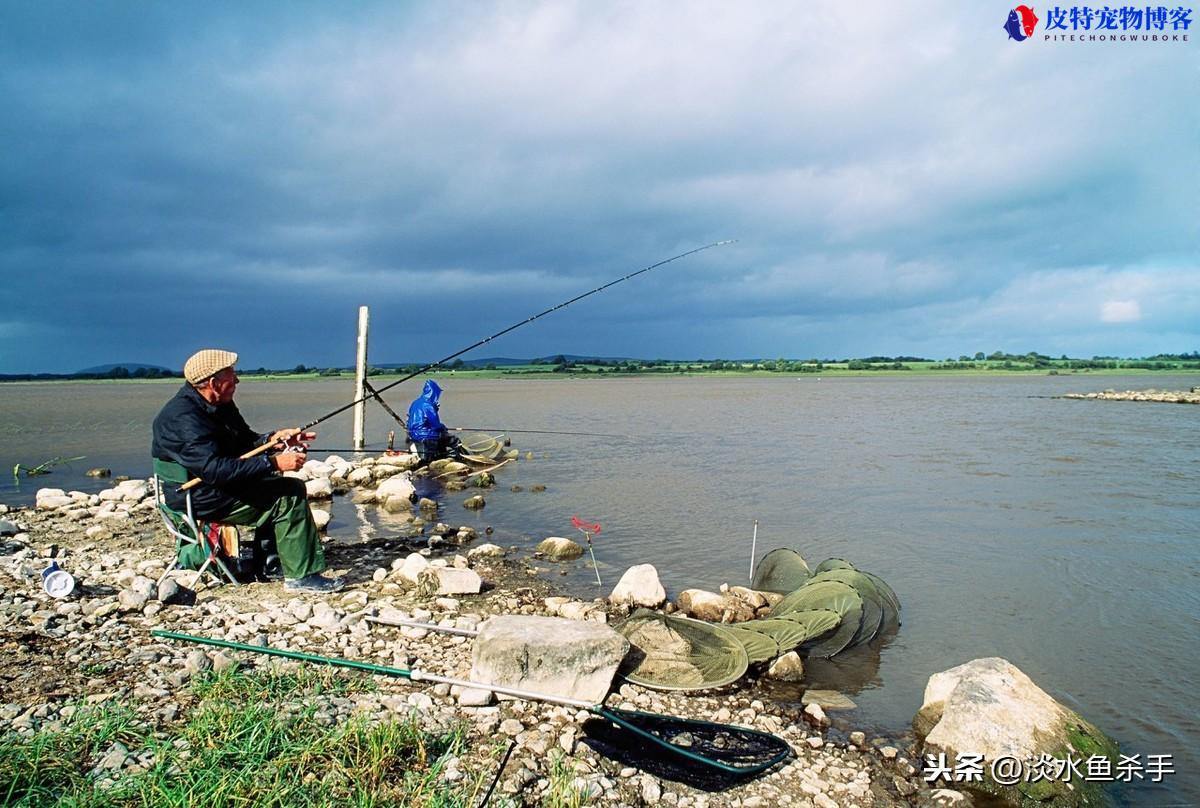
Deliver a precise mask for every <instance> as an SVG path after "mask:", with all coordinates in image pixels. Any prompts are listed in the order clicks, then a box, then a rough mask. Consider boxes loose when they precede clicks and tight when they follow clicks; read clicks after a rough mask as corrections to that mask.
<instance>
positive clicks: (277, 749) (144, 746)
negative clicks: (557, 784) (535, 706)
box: [0, 669, 487, 808]
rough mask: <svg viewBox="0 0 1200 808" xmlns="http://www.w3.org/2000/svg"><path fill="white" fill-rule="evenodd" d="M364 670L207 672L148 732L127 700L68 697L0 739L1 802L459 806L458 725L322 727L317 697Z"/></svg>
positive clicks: (354, 682)
mask: <svg viewBox="0 0 1200 808" xmlns="http://www.w3.org/2000/svg"><path fill="white" fill-rule="evenodd" d="M372 688H373V683H372V682H371V680H370V679H367V678H355V677H352V676H347V675H345V674H338V675H333V674H331V673H330V672H325V671H317V672H313V671H312V670H309V669H299V670H298V671H296V672H280V671H278V670H276V669H266V670H262V671H256V672H251V673H237V672H228V671H227V672H223V673H220V674H207V675H204V676H202V677H200V678H198V679H197V680H195V681H194V683H193V684H192V686H191V696H192V703H191V704H190V706H188V707H186V708H185V711H184V713H183V715H182V717H181V718H179V719H178V720H176V721H174V722H171V723H169V724H165V725H163V726H162V727H159V728H156V727H155V726H153V725H152V724H151V723H149V722H147V721H145V720H144V719H142V718H140V717H139V716H138V714H137V713H136V712H135V711H134V710H133V709H131V707H129V706H128V705H113V704H105V705H102V706H85V705H83V704H80V705H76V706H75V709H74V710H73V711H71V714H70V717H69V718H67V719H66V720H65V721H63V722H61V725H60V726H57V727H43V728H42V729H41V730H40V731H38V732H37V733H36V734H33V735H31V736H20V735H16V734H10V735H7V736H5V737H3V738H2V739H0V803H3V804H4V805H19V806H43V805H55V804H58V805H72V806H96V807H99V806H134V805H155V806H180V807H181V808H182V807H183V806H190V805H206V806H233V805H237V806H247V805H280V806H284V805H354V806H364V807H365V806H390V805H406V806H430V807H431V808H432V807H433V806H465V805H474V804H476V803H477V802H478V800H479V795H480V794H481V793H482V790H483V789H485V788H486V786H487V784H486V783H484V782H483V780H484V779H485V778H484V776H483V775H479V776H475V777H472V776H470V775H467V776H466V777H464V778H463V779H461V780H460V781H459V782H457V783H454V784H451V783H448V782H446V780H445V778H444V777H443V775H444V773H445V766H446V762H447V761H448V760H450V759H451V758H453V757H456V756H457V755H459V754H461V753H462V751H463V746H464V732H463V731H462V730H461V729H455V730H452V731H449V732H446V733H442V734H433V733H430V732H427V731H424V730H422V729H421V728H420V727H419V725H418V724H417V722H416V721H415V720H414V719H402V720H395V721H391V722H386V723H376V724H368V723H367V722H365V721H360V720H350V721H348V722H345V723H343V724H340V725H336V726H328V725H327V723H328V722H326V721H323V720H322V718H321V716H320V715H319V712H318V701H319V698H318V697H321V696H330V695H334V696H336V695H342V694H347V693H353V692H362V691H364V690H369V689H372Z"/></svg>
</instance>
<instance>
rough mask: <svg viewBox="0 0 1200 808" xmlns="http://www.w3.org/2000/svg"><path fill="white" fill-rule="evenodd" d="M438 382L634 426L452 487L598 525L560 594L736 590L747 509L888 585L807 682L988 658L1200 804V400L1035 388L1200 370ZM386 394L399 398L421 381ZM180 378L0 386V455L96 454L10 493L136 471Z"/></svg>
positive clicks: (504, 519)
mask: <svg viewBox="0 0 1200 808" xmlns="http://www.w3.org/2000/svg"><path fill="white" fill-rule="evenodd" d="M438 378H439V382H441V383H442V384H443V386H444V387H445V388H446V394H445V396H444V398H443V408H442V411H443V416H444V419H445V420H446V421H447V422H448V423H450V424H456V423H461V424H470V425H472V426H477V425H478V426H485V427H486V426H494V427H497V428H505V427H507V428H510V429H511V428H515V429H545V430H556V431H585V432H604V433H613V434H623V435H630V436H632V437H631V438H630V439H596V438H588V437H576V436H569V435H533V434H530V435H519V436H515V437H518V438H519V440H517V442H516V445H517V446H518V448H520V449H521V450H522V459H521V460H520V462H518V463H515V464H510V465H509V466H506V467H505V468H504V469H502V470H501V471H500V472H499V473H498V480H499V485H498V486H497V488H496V489H493V490H491V491H489V492H487V493H486V498H487V502H488V505H487V507H486V508H485V509H484V510H483V511H480V512H478V513H475V512H470V511H467V510H465V509H463V508H462V507H461V500H462V497H464V496H465V495H466V494H467V493H469V492H463V493H461V494H442V495H441V496H442V500H443V506H444V507H443V512H442V513H441V514H440V516H439V518H440V519H442V520H443V521H446V522H448V523H451V524H467V525H472V526H475V527H476V528H477V529H478V530H480V531H481V532H482V530H483V528H485V527H487V526H492V527H493V528H494V529H495V534H494V535H493V536H492V537H491V539H490V540H491V541H494V542H495V543H497V544H500V545H512V544H515V545H519V546H522V547H530V546H531V545H532V543H534V542H536V541H539V540H540V539H542V538H545V537H546V536H549V535H564V536H572V535H573V534H574V531H573V529H572V527H571V524H570V519H571V516H572V515H578V516H579V517H580V518H583V519H585V520H588V521H595V522H600V523H602V524H603V526H604V531H603V533H602V534H601V535H600V536H598V537H596V540H595V550H596V555H597V560H598V562H599V567H600V573H601V576H602V578H603V580H604V581H605V584H606V587H604V588H601V587H597V586H596V583H595V578H594V575H593V573H592V572H591V570H590V569H589V568H588V567H587V566H586V564H585V562H583V561H581V562H576V563H573V564H568V565H564V566H562V567H561V569H563V570H565V571H566V572H567V574H566V575H565V576H562V577H561V581H562V582H563V584H564V585H565V586H567V587H568V588H570V589H571V590H572V591H573V592H574V593H575V594H577V595H581V596H586V597H594V596H597V595H602V594H607V588H608V587H611V586H612V585H613V584H614V583H615V581H616V580H617V578H618V577H619V576H620V574H621V573H622V572H623V571H624V569H625V568H626V567H628V566H629V565H631V564H633V563H652V564H654V565H655V566H657V567H658V569H659V571H660V574H661V576H662V579H663V583H664V585H666V586H667V588H668V590H669V591H671V592H678V591H679V590H680V589H683V588H686V587H692V586H695V587H703V588H708V589H715V588H717V587H718V586H720V584H721V583H723V582H728V583H730V584H745V583H747V580H746V579H747V577H748V574H749V566H750V563H749V562H750V544H751V534H752V525H753V521H754V520H755V519H758V520H759V533H758V543H757V547H758V553H759V554H760V555H761V554H763V553H765V552H767V551H769V550H771V549H774V548H776V547H793V548H795V549H797V550H799V551H800V552H801V553H802V554H803V555H804V556H805V557H806V558H808V559H809V560H810V561H819V560H821V559H824V558H827V557H842V558H846V559H847V560H849V561H850V562H852V563H853V564H854V565H855V566H857V567H859V568H861V569H865V570H869V571H871V572H874V573H876V574H878V575H880V576H882V577H883V578H884V579H885V580H886V581H887V582H888V583H889V584H891V585H892V587H893V588H894V589H895V590H896V591H897V593H898V594H899V595H900V598H901V600H902V601H903V603H904V625H903V627H902V628H901V629H900V630H899V632H898V633H897V634H895V635H894V637H893V638H892V639H891V642H890V644H887V643H884V644H881V645H879V646H877V647H876V648H874V649H873V650H870V651H867V652H855V654H860V653H861V654H865V656H863V657H862V658H858V657H856V656H854V655H850V656H848V657H847V658H846V659H836V660H835V661H834V662H833V663H830V664H828V665H826V664H824V663H820V664H814V665H812V666H810V676H812V677H813V679H812V681H813V682H816V681H818V680H819V681H820V684H821V686H825V687H829V688H833V689H844V690H847V691H848V692H854V693H855V701H857V702H858V704H859V706H860V710H859V716H860V717H861V720H862V721H864V722H865V723H869V724H875V725H880V726H884V727H890V728H893V729H897V730H899V729H903V728H904V727H906V726H907V724H908V722H909V720H910V719H911V718H912V716H913V714H914V713H915V712H916V710H917V708H918V707H919V706H920V702H921V695H922V692H923V690H924V686H925V682H926V680H927V679H928V677H929V675H930V674H931V673H933V672H936V671H939V670H944V669H946V668H949V667H951V666H953V665H957V664H960V663H962V662H965V661H967V660H969V659H972V658H975V657H982V656H1003V657H1006V658H1007V659H1009V660H1011V661H1012V662H1013V663H1015V664H1016V665H1018V666H1019V667H1020V668H1022V669H1023V670H1024V671H1025V672H1027V673H1028V674H1029V675H1030V676H1031V677H1032V678H1033V679H1034V680H1035V681H1036V682H1038V683H1039V684H1040V685H1042V686H1043V687H1044V688H1046V689H1047V690H1048V691H1050V692H1051V693H1052V694H1053V695H1055V696H1057V697H1059V698H1060V699H1062V700H1063V701H1065V702H1066V703H1068V704H1069V705H1071V706H1073V707H1076V708H1077V709H1079V710H1080V711H1081V712H1082V713H1083V714H1084V715H1085V716H1087V717H1089V718H1090V719H1092V720H1093V721H1095V722H1096V723H1098V724H1100V725H1101V726H1102V727H1104V728H1106V729H1108V730H1109V731H1110V732H1112V733H1113V734H1114V735H1115V736H1117V737H1118V739H1119V740H1121V741H1122V743H1123V744H1124V745H1125V746H1126V750H1127V751H1129V752H1130V753H1131V754H1132V753H1141V754H1142V755H1143V756H1144V755H1146V754H1173V755H1174V756H1175V762H1176V769H1177V770H1178V771H1179V772H1181V774H1179V775H1176V776H1175V778H1176V779H1174V780H1170V781H1168V783H1167V784H1166V786H1165V787H1161V788H1165V791H1161V790H1160V791H1156V792H1154V796H1155V799H1156V800H1157V798H1158V796H1159V795H1161V794H1163V793H1165V794H1166V795H1167V796H1168V797H1169V798H1170V799H1174V801H1176V802H1191V803H1200V785H1197V783H1196V782H1195V779H1194V775H1193V774H1192V773H1193V772H1195V771H1196V770H1197V766H1198V764H1200V760H1198V759H1197V756H1196V752H1195V751H1194V748H1193V747H1194V739H1195V738H1196V737H1198V736H1200V721H1198V720H1197V715H1198V714H1200V696H1198V695H1197V694H1196V692H1195V690H1194V689H1193V688H1192V686H1191V685H1190V684H1188V682H1190V676H1188V675H1186V672H1187V671H1190V670H1192V669H1194V668H1195V667H1196V665H1197V663H1198V662H1200V651H1198V650H1197V645H1196V643H1195V638H1196V637H1197V636H1200V625H1198V618H1197V615H1200V586H1197V579H1198V578H1200V549H1198V545H1197V542H1196V538H1195V537H1196V526H1197V525H1200V501H1198V497H1197V491H1200V430H1198V429H1197V428H1196V426H1197V420H1198V419H1200V407H1189V406H1183V405H1178V406H1169V405H1158V404H1155V405H1145V406H1138V405H1120V404H1114V403H1113V402H1098V401H1063V400H1055V399H1051V398H1046V397H1044V396H1048V395H1054V394H1057V393H1062V392H1069V391H1088V390H1096V389H1102V388H1105V387H1114V388H1126V387H1149V386H1154V387H1158V388H1171V387H1177V388H1186V387H1190V386H1191V385H1193V384H1195V380H1194V377H1181V378H1174V379H1171V378H1167V377H1159V376H1154V377H1133V378H1119V377H1111V376H1106V377H1089V376H1086V375H1079V376H1066V375H1064V376H1054V377H1031V376H1019V377H1012V378H1007V377H995V378H930V377H913V378H894V377H892V378H879V379H876V378H862V379H820V380H818V379H816V378H803V379H795V378H790V377H789V378H771V379H751V380H746V379H714V378H706V377H698V378H682V379H666V380H664V379H656V378H650V377H641V378H632V379H562V378H556V379H534V380H491V381H484V380H475V381H465V380H461V379H456V378H454V377H453V376H450V375H446V376H442V377H438ZM400 391H405V393H404V395H394V397H393V396H389V401H390V402H391V403H392V404H393V406H394V407H395V408H396V409H401V408H402V405H404V404H406V403H407V402H406V401H405V397H406V396H407V395H416V393H417V392H418V391H419V386H418V385H416V383H415V382H414V383H413V385H412V386H411V387H407V388H406V387H401V388H398V390H396V391H394V393H399V392H400ZM173 392H174V388H173V386H172V385H169V384H167V385H164V384H125V385H111V384H110V385H103V384H102V385H97V384H87V385H74V384H58V385H3V386H0V462H2V463H4V464H7V465H3V466H0V468H11V467H12V464H13V463H15V462H18V461H19V462H21V463H23V464H27V465H29V464H36V463H38V462H42V461H44V460H47V459H49V458H50V457H54V456H56V455H58V456H71V455H87V456H88V459H87V460H86V461H83V462H82V463H79V464H76V465H75V466H74V467H72V469H68V470H59V469H56V470H55V473H54V474H53V475H50V476H47V477H44V478H41V479H40V480H36V481H32V484H31V481H24V480H23V481H22V483H21V490H20V491H19V492H18V491H16V490H14V487H13V485H12V481H11V478H7V479H6V480H5V482H4V484H3V489H2V490H0V501H5V502H14V501H17V500H25V501H28V500H29V499H31V498H32V492H33V491H34V490H36V488H37V487H39V486H41V485H53V486H56V487H66V488H80V489H84V490H95V489H97V488H98V487H103V486H104V485H105V483H104V482H102V481H101V482H96V481H91V480H87V479H85V478H83V477H82V476H81V474H82V471H83V470H85V469H86V468H87V467H89V466H91V465H105V466H111V467H112V468H113V470H114V471H115V472H116V473H118V474H119V473H129V474H137V475H145V474H148V472H149V460H148V458H147V457H146V453H147V451H148V446H149V424H150V421H151V419H152V418H153V416H154V414H155V413H156V412H157V410H158V408H159V407H160V406H161V404H162V403H163V402H164V401H165V400H166V399H167V398H169V397H170V396H171V395H172V393H173ZM351 395H352V393H351V383H350V381H349V380H340V381H336V380H335V381H321V382H316V381H314V382H276V383H265V382H254V381H247V382H245V383H244V384H243V385H242V387H241V388H240V389H239V392H238V400H239V403H240V404H241V407H242V410H243V412H244V413H245V414H246V416H247V418H248V420H249V421H250V423H251V424H253V425H255V426H256V427H258V428H261V429H264V430H266V429H268V428H271V427H276V426H284V425H288V424H294V423H296V422H302V421H307V420H311V419H312V418H313V417H316V416H317V415H320V414H321V413H324V412H328V411H330V410H332V409H334V408H336V407H338V406H341V405H342V404H344V403H345V402H347V401H349V400H350V398H351ZM368 424H369V434H368V440H369V441H371V442H372V443H373V444H374V445H375V446H376V447H382V446H383V444H384V441H385V440H386V433H387V431H388V430H389V429H393V428H395V425H394V424H392V423H390V419H388V417H387V416H386V415H384V414H383V413H382V412H381V411H380V410H379V409H377V408H376V409H372V410H370V411H369V416H368ZM319 430H320V431H321V432H322V436H321V439H320V441H318V445H321V444H323V445H326V446H338V445H341V446H344V445H347V443H348V435H349V432H350V414H349V413H345V414H344V415H342V416H338V417H336V418H334V419H333V420H332V421H330V422H329V423H326V424H323V425H322V426H321V427H319ZM526 451H530V452H532V453H533V459H532V460H527V459H525V452H526ZM535 484H542V485H545V486H546V490H545V491H544V492H541V493H533V492H532V491H531V490H530V488H531V486H533V485H535ZM513 485H520V486H522V487H523V488H524V490H523V491H520V492H514V491H511V490H510V487H511V486H513ZM396 531H397V527H396V526H395V525H389V524H388V522H387V521H385V519H384V518H383V517H381V516H380V515H379V513H378V511H376V510H375V509H373V508H372V509H361V508H356V507H355V506H353V505H352V504H351V503H350V502H349V501H348V500H345V499H342V500H339V501H338V502H337V503H336V505H335V509H334V521H333V526H332V531H331V535H333V536H334V537H335V539H340V538H341V537H344V538H345V539H346V540H351V539H355V538H360V539H361V538H366V537H368V536H372V537H374V538H376V539H378V538H387V537H388V536H395V535H396ZM585 559H586V556H585ZM548 566H549V565H547V567H548ZM558 569H560V567H555V570H558ZM556 577H557V576H556ZM1130 693H1136V694H1137V696H1136V698H1134V699H1132V700H1131V699H1130V696H1129V694H1130ZM1131 711H1132V712H1133V713H1136V716H1132V717H1131V715H1130V712H1131ZM1167 801H1170V800H1169V799H1168V800H1167Z"/></svg>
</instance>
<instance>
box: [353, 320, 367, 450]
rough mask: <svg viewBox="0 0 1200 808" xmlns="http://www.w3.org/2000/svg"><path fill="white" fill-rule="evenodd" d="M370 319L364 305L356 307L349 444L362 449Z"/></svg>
mask: <svg viewBox="0 0 1200 808" xmlns="http://www.w3.org/2000/svg"><path fill="white" fill-rule="evenodd" d="M369 319H370V314H369V313H368V310H367V307H366V306H359V307H358V358H357V361H356V362H355V365H354V369H355V372H354V400H355V401H357V402H358V403H357V404H355V405H354V434H353V435H351V437H350V439H351V441H352V443H351V445H352V446H353V447H354V448H355V449H362V448H363V446H365V445H366V441H365V440H364V438H363V434H364V432H366V426H367V402H366V401H364V399H365V398H366V392H367V390H366V382H367V322H368V320H369Z"/></svg>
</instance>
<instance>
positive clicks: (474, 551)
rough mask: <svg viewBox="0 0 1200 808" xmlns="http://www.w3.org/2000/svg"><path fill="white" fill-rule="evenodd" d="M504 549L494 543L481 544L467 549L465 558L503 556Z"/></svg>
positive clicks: (473, 559) (475, 558) (472, 559)
mask: <svg viewBox="0 0 1200 808" xmlns="http://www.w3.org/2000/svg"><path fill="white" fill-rule="evenodd" d="M505 552H506V551H505V549H504V548H503V547H500V546H499V545H496V544H481V545H479V546H478V547H472V548H471V549H470V550H468V551H467V558H468V559H469V560H471V561H475V560H477V559H480V558H503V557H504V554H505Z"/></svg>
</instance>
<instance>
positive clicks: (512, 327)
mask: <svg viewBox="0 0 1200 808" xmlns="http://www.w3.org/2000/svg"><path fill="white" fill-rule="evenodd" d="M735 241H737V239H726V240H725V241H714V242H713V243H712V244H705V245H704V246H703V247H696V248H695V249H693V250H688V251H687V252H682V253H680V254H679V255H673V256H671V257H670V258H667V259H665V260H662V261H659V262H658V263H657V264H651V265H650V266H648V267H644V268H642V269H639V270H638V271H636V272H630V273H629V274H628V275H625V276H623V277H620V278H617V279H616V280H613V281H609V282H608V283H606V284H604V285H603V286H597V287H596V288H595V289H592V290H591V291H590V292H584V293H583V294H581V295H576V296H575V297H573V298H571V299H570V300H566V301H563V302H562V303H559V304H558V305H556V306H551V307H550V308H548V309H546V310H545V311H542V312H538V313H537V314H535V315H533V316H532V317H527V318H525V319H524V320H521V321H520V322H518V323H513V324H512V325H510V326H509V327H508V328H505V329H504V330H502V331H497V332H496V333H495V334H492V335H491V336H490V337H484V338H483V339H481V340H479V341H478V342H476V343H473V344H471V345H468V346H467V347H466V348H463V349H462V350H461V351H455V352H454V353H452V354H450V355H449V356H445V357H442V358H441V359H439V360H437V361H436V362H431V363H429V364H428V365H425V366H423V367H421V368H419V369H418V370H414V371H413V372H412V373H410V374H408V375H407V376H403V377H401V378H399V379H397V380H396V381H394V382H391V383H389V384H385V385H384V386H383V387H380V388H379V389H378V390H375V389H372V390H371V394H370V395H367V396H363V397H362V398H356V399H355V400H354V401H351V402H350V403H349V404H346V405H345V406H343V407H338V408H337V409H336V410H333V411H332V412H330V413H327V414H326V415H322V416H321V417H320V418H318V419H316V420H315V421H310V422H309V423H307V424H305V425H304V426H302V427H300V431H301V432H304V431H306V430H308V429H311V428H312V427H314V426H316V425H317V424H319V423H321V422H323V421H327V420H329V419H330V418H332V417H333V416H335V415H339V414H341V413H343V412H345V411H346V410H348V409H350V408H351V407H353V406H354V405H355V404H358V403H359V402H362V401H366V400H367V399H368V398H376V399H378V400H380V401H382V398H381V397H380V395H379V394H380V393H382V392H384V391H385V390H390V389H392V388H393V387H395V386H396V385H398V384H403V383H404V382H406V381H408V380H409V379H412V378H414V377H416V376H420V375H421V374H422V373H425V372H426V371H428V370H433V369H434V368H436V367H439V366H441V365H444V364H445V363H447V362H449V361H450V360H451V359H456V358H458V357H460V356H462V355H463V354H465V353H467V352H468V351H472V350H474V349H476V348H478V347H480V346H481V345H486V344H487V343H489V342H491V341H492V340H494V339H496V338H498V337H502V336H504V335H505V334H507V333H509V332H510V331H516V330H517V329H518V328H520V327H521V326H523V325H529V324H530V323H532V322H533V321H534V320H537V319H540V318H542V317H545V316H546V315H547V314H552V313H553V312H556V311H558V310H559V309H565V308H566V307H567V306H570V305H571V304H572V303H578V302H579V301H580V300H583V299H584V298H585V297H590V296H592V295H594V294H596V293H597V292H603V291H604V290H605V289H607V288H609V287H610V286H616V285H617V284H618V283H623V282H624V281H627V280H629V279H630V278H636V277H637V276H638V275H641V274H643V273H645V272H649V271H650V270H652V269H658V268H659V267H661V266H665V265H667V264H669V263H671V262H672V261H678V260H679V259H680V258H687V257H688V256H689V255H695V254H696V253H698V252H704V251H705V250H711V249H712V248H713V247H721V246H724V245H726V244H732V243H734V242H735Z"/></svg>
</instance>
